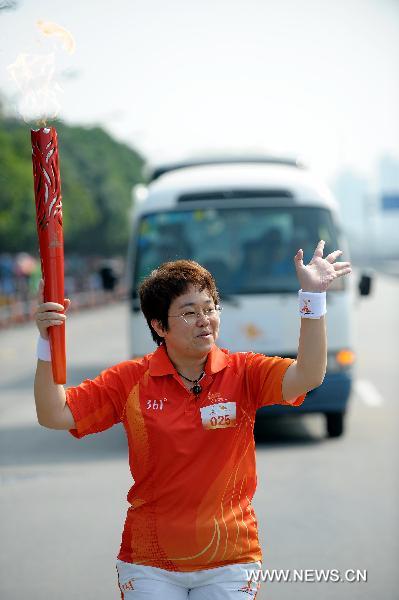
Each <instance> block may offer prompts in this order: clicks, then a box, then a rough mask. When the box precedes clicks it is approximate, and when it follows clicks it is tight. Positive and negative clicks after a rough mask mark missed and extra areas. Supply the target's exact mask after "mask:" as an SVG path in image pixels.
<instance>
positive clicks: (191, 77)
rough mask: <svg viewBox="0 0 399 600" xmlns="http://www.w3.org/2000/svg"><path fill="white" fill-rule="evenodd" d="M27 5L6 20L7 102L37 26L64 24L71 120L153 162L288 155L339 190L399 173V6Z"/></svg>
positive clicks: (289, 0) (342, 0) (276, 0)
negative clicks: (220, 153) (336, 182)
mask: <svg viewBox="0 0 399 600" xmlns="http://www.w3.org/2000/svg"><path fill="white" fill-rule="evenodd" d="M17 2H18V8H17V9H16V10H13V11H1V14H0V87H1V89H2V90H3V92H5V93H6V94H7V95H8V96H10V95H15V91H16V90H15V85H14V84H13V83H12V81H11V80H10V79H9V75H8V72H7V71H6V68H5V67H6V65H7V64H9V63H11V62H13V61H14V60H15V58H16V56H17V54H18V53H19V52H37V49H38V48H39V40H40V38H41V34H40V33H39V32H38V29H37V28H36V25H35V23H36V21H37V20H38V19H45V20H49V21H55V22H56V23H58V24H60V25H62V26H63V27H65V28H67V29H68V30H69V31H71V33H72V34H73V36H74V38H75V40H76V51H75V53H74V54H73V55H71V56H70V55H67V54H66V53H59V55H58V63H57V70H58V71H59V72H62V71H65V69H67V70H68V72H69V77H66V76H65V75H64V77H63V80H62V86H63V88H64V93H63V94H62V96H61V98H60V100H61V103H62V110H61V113H60V116H61V117H62V118H64V119H65V120H67V121H68V122H73V123H79V124H94V123H98V124H101V125H103V126H105V127H106V128H107V129H108V130H109V131H111V132H112V133H113V134H114V135H115V136H116V137H117V138H119V139H123V140H125V141H127V142H128V143H132V144H134V145H136V146H137V148H138V149H139V150H141V151H142V152H143V153H144V154H145V155H146V156H147V157H149V158H150V159H152V160H167V159H173V158H177V157H180V156H182V155H185V154H191V153H195V152H199V151H206V150H209V149H210V150H218V149H221V148H222V149H229V150H240V149H242V150H258V151H269V152H278V153H287V154H295V155H298V156H300V157H302V158H303V159H304V160H305V161H306V162H307V163H308V164H309V165H310V166H311V167H312V168H314V169H315V170H316V171H318V172H319V173H320V174H321V175H322V176H324V177H326V178H327V179H329V180H331V178H332V177H333V176H334V175H335V174H336V173H337V172H338V171H339V170H341V169H342V168H344V167H350V168H352V169H354V170H356V171H357V172H358V173H359V174H362V175H364V176H365V177H367V178H372V177H373V176H374V175H373V174H375V171H376V165H377V160H378V158H379V157H381V155H383V154H385V155H387V154H389V155H391V156H393V157H394V158H396V159H398V160H399V1H398V0H334V1H332V0H201V1H199V0H184V1H183V0H167V1H165V0H141V1H137V0H130V1H129V0H113V1H112V2H104V1H102V0H86V1H84V2H83V1H82V2H78V1H76V0H75V1H71V0H70V1H66V0H26V1H25V2H24V1H22V0H19V1H18V0H17Z"/></svg>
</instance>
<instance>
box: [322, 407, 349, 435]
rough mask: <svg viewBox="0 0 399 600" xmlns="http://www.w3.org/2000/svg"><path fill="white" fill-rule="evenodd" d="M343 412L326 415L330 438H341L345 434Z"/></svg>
mask: <svg viewBox="0 0 399 600" xmlns="http://www.w3.org/2000/svg"><path fill="white" fill-rule="evenodd" d="M344 417H345V413H343V412H334V413H326V428H327V435H328V437H339V436H340V435H342V434H343V432H344Z"/></svg>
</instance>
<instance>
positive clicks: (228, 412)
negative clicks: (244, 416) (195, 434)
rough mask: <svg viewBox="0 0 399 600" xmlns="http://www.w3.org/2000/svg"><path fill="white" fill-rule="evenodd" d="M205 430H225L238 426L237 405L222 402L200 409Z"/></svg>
mask: <svg viewBox="0 0 399 600" xmlns="http://www.w3.org/2000/svg"><path fill="white" fill-rule="evenodd" d="M200 411H201V421H202V425H203V427H204V429H225V428H226V427H235V426H236V403H235V402H220V403H219V404H211V405H210V406H203V407H202V408H200Z"/></svg>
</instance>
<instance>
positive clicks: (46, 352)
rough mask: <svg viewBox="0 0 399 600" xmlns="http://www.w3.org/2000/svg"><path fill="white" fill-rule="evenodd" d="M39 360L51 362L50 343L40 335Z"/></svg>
mask: <svg viewBox="0 0 399 600" xmlns="http://www.w3.org/2000/svg"><path fill="white" fill-rule="evenodd" d="M37 358H40V360H45V361H47V362H51V352H50V342H49V341H48V340H45V339H44V338H42V336H41V335H39V339H38V340H37Z"/></svg>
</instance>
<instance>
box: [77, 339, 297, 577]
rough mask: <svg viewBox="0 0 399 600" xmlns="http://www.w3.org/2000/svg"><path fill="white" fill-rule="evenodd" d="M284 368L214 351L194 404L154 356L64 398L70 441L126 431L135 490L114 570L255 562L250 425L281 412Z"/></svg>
mask: <svg viewBox="0 0 399 600" xmlns="http://www.w3.org/2000/svg"><path fill="white" fill-rule="evenodd" d="M292 362H293V360H292V359H290V358H280V357H276V356H274V357H269V356H264V355H263V354H254V353H252V352H237V353H231V354H230V353H229V352H228V351H227V350H222V349H220V348H218V347H217V346H213V348H212V350H211V352H210V353H209V355H208V359H207V362H206V365H205V376H204V377H203V378H202V380H201V387H202V392H201V394H200V396H199V397H198V398H197V399H196V398H195V396H194V395H193V394H192V393H190V392H189V391H188V390H187V389H186V388H185V387H184V385H183V384H182V382H181V380H180V378H179V376H178V375H177V373H176V369H175V368H174V366H173V365H172V363H171V362H170V360H169V357H168V355H167V353H166V350H165V348H164V346H160V347H159V348H158V349H157V350H156V351H155V352H153V353H151V354H148V355H146V356H144V357H143V358H141V359H137V360H130V361H125V362H122V363H120V364H118V365H116V366H114V367H111V368H109V369H106V370H105V371H103V372H102V373H101V374H100V375H99V376H98V377H96V378H95V379H94V380H86V381H84V382H83V383H82V384H81V385H79V386H77V387H72V388H69V389H68V390H67V392H66V397H67V403H68V406H69V408H70V409H71V411H72V414H73V417H74V419H75V423H76V429H72V430H70V432H71V434H72V435H74V436H75V437H77V438H81V437H83V436H85V435H87V434H90V433H97V432H99V431H103V430H105V429H108V428H109V427H111V426H112V425H114V424H115V423H120V422H121V423H123V425H124V428H125V431H126V435H127V439H128V444H129V463H130V469H131V473H132V476H133V479H134V484H133V486H132V487H131V489H130V491H129V493H128V496H127V500H128V502H129V504H130V507H129V508H128V511H127V517H126V521H125V526H124V531H123V535H122V543H121V548H120V552H119V554H118V558H119V559H120V560H123V561H126V562H132V563H136V564H143V565H149V566H152V567H159V568H161V569H167V570H171V571H196V570H200V569H207V568H213V567H220V566H223V565H227V564H232V563H248V562H255V561H258V560H262V554H261V549H260V546H259V541H258V529H257V522H256V517H255V514H254V510H253V508H252V505H251V501H252V497H253V495H254V492H255V488H256V468H255V443H254V437H253V426H254V418H255V413H256V410H257V409H258V408H259V407H260V406H265V405H270V404H289V403H288V402H285V401H284V400H283V398H282V380H283V377H284V373H285V371H286V370H287V368H288V367H289V365H290V364H291V363H292ZM305 396H306V394H303V395H302V396H300V397H298V398H297V399H296V400H295V402H294V403H293V405H294V406H299V405H300V404H302V402H303V401H304V399H305Z"/></svg>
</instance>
